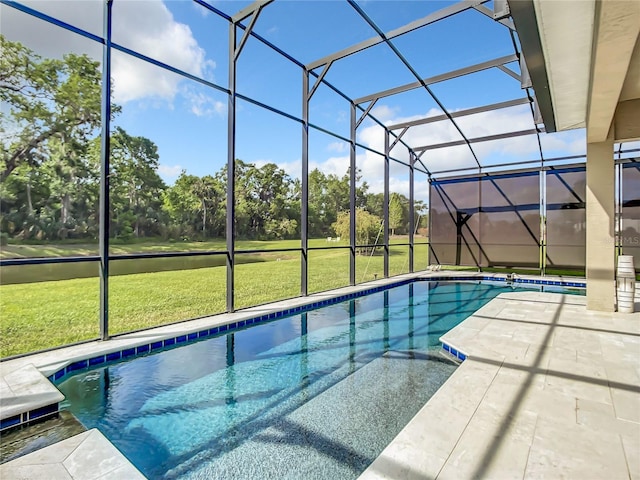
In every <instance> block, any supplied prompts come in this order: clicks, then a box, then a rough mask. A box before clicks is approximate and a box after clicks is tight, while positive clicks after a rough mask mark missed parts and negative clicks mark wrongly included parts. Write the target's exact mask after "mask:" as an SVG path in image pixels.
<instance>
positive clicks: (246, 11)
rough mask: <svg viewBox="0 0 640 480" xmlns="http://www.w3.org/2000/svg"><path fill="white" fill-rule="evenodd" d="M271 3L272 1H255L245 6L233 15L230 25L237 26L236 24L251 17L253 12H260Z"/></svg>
mask: <svg viewBox="0 0 640 480" xmlns="http://www.w3.org/2000/svg"><path fill="white" fill-rule="evenodd" d="M272 2H273V0H256V1H255V2H253V3H252V4H251V5H247V6H246V7H245V8H243V9H242V10H240V11H239V12H238V13H236V14H235V15H232V16H231V23H234V24H237V23H239V22H241V21H243V20H245V19H246V18H248V17H250V16H251V15H253V14H254V12H256V11H259V10H262V8H263V7H266V6H267V5H269V4H270V3H272Z"/></svg>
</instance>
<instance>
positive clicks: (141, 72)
mask: <svg viewBox="0 0 640 480" xmlns="http://www.w3.org/2000/svg"><path fill="white" fill-rule="evenodd" d="M24 3H25V4H26V5H28V6H30V7H32V8H35V9H38V10H40V11H43V12H45V13H47V14H49V15H52V16H55V17H57V18H59V19H61V20H63V21H66V22H69V23H73V24H75V25H78V26H79V27H81V28H83V29H85V30H87V31H90V32H92V33H94V34H100V32H101V24H102V20H101V4H102V2H101V1H100V0H79V1H71V0H67V1H57V0H49V1H46V2H43V1H31V0H29V1H26V2H24ZM249 3H250V2H246V1H226V2H221V1H213V0H211V4H212V5H214V6H215V7H216V8H219V9H220V10H222V11H224V12H226V13H227V14H233V13H235V12H237V11H238V10H240V9H241V8H242V7H244V6H246V5H248V4H249ZM451 3H454V2H435V1H424V2H417V1H401V0H398V1H382V0H379V1H363V2H360V3H359V5H360V6H361V7H362V8H363V9H364V10H365V11H366V12H367V14H368V15H369V16H370V17H371V18H372V19H373V20H374V21H375V22H376V23H377V24H378V25H379V26H380V27H381V28H382V29H383V30H384V31H390V30H392V29H394V28H397V27H400V26H402V25H405V24H407V23H409V22H411V21H413V20H415V19H417V18H422V17H424V16H426V15H428V14H430V13H432V12H434V11H436V10H438V9H440V8H443V7H445V6H447V5H450V4H451ZM113 11H114V27H113V37H114V41H115V42H116V43H118V44H121V45H123V46H126V47H128V48H131V49H134V50H137V51H140V52H142V53H144V54H145V55H148V56H150V57H152V58H154V59H157V60H160V61H162V62H165V63H168V64H170V65H172V66H174V67H176V68H179V69H182V70H184V71H187V72H189V73H191V74H193V75H196V76H198V77H200V78H203V79H205V80H207V81H209V82H213V83H216V84H218V85H220V86H221V87H223V88H226V87H227V85H228V61H227V49H228V45H227V42H228V24H227V22H226V21H225V20H224V19H222V18H220V17H219V16H217V15H215V14H214V13H211V12H209V11H207V10H206V9H205V8H203V7H202V6H200V5H198V4H196V3H194V2H191V1H188V0H181V1H177V0H174V1H164V2H163V1H160V0H158V1H129V0H115V2H114V10H113ZM0 13H1V18H2V20H1V21H2V24H1V25H0V26H1V27H2V29H1V30H2V32H3V34H4V35H6V36H7V37H8V38H9V39H10V40H19V41H21V42H23V43H25V44H26V45H27V46H29V47H30V48H32V49H34V50H35V51H36V52H38V53H40V54H41V55H43V56H53V57H60V56H61V55H62V54H64V53H66V52H75V53H87V54H88V55H91V56H93V57H94V58H96V59H99V58H101V53H100V52H101V49H100V45H99V44H97V43H96V42H92V41H91V40H88V39H85V38H82V37H80V36H78V35H75V34H72V33H69V32H65V31H63V30H61V29H59V28H56V27H52V26H49V25H46V24H45V23H44V22H42V21H40V20H37V19H33V18H32V17H30V16H28V15H25V14H23V13H20V12H17V11H15V10H14V9H12V8H10V7H7V6H4V5H3V6H2V7H1V12H0ZM255 30H256V31H257V32H258V33H259V34H260V35H262V36H263V37H265V38H266V39H268V40H269V41H271V42H273V43H274V44H276V45H277V46H279V47H280V48H282V49H283V50H284V51H286V52H287V53H289V54H291V55H292V56H294V57H296V58H298V59H299V60H300V61H301V62H303V63H308V62H311V61H313V60H316V59H318V58H322V57H323V56H325V55H328V54H331V53H334V52H336V51H338V50H341V49H343V48H345V47H348V46H351V45H353V44H355V43H358V42H360V41H362V40H365V39H369V38H371V37H374V36H375V32H374V31H373V29H371V27H370V26H369V25H367V24H366V22H364V21H363V20H362V19H361V18H360V17H359V15H358V14H357V12H356V11H355V10H354V9H353V8H352V7H351V6H349V5H348V4H347V3H346V2H342V1H333V0H325V1H302V0H297V1H293V0H276V2H274V3H273V4H270V5H269V6H267V7H266V8H265V9H264V10H263V13H262V14H261V16H260V18H259V19H258V21H257V23H256V27H255ZM393 42H394V44H395V45H396V46H397V47H398V49H399V50H400V51H401V52H402V54H403V55H404V56H405V57H406V58H407V59H408V60H409V61H410V62H411V63H412V65H413V66H414V68H415V69H416V70H417V72H418V74H419V75H420V76H421V77H423V78H424V77H430V76H433V75H437V74H441V73H445V72H448V71H451V70H454V69H457V68H461V67H465V66H468V65H471V64H475V63H479V62H483V61H487V60H490V59H493V58H497V57H500V56H504V55H510V54H512V53H513V47H512V45H511V40H510V38H509V33H508V30H507V29H506V28H505V27H503V26H501V25H498V24H496V23H495V22H494V21H493V20H491V19H489V18H487V17H485V16H483V15H482V14H481V13H479V12H477V11H474V10H470V11H467V12H465V13H463V14H461V15H457V16H455V17H452V18H449V19H446V20H444V21H442V22H440V23H436V24H433V25H430V26H428V27H427V28H423V29H420V30H417V31H414V32H412V33H410V34H408V35H406V36H403V37H399V38H397V39H395V40H394V41H393ZM509 66H510V67H511V68H512V69H513V70H514V71H519V69H518V65H517V64H511V65H509ZM112 73H113V78H114V83H115V89H114V96H115V101H116V102H117V103H118V104H119V105H121V106H122V113H121V114H120V115H119V116H118V118H117V119H116V122H115V124H116V125H119V126H122V127H124V128H125V129H126V130H127V131H128V132H129V133H130V134H133V135H142V136H145V137H148V138H150V139H152V140H153V141H154V142H155V143H156V144H157V145H158V148H159V153H160V163H161V167H160V173H161V175H162V177H163V178H164V179H165V181H167V182H168V183H169V184H170V183H172V182H173V181H174V180H175V178H176V177H177V175H178V174H179V173H180V171H181V170H183V169H184V170H186V171H187V172H188V173H192V174H196V175H205V174H213V173H215V172H217V171H218V170H220V168H221V167H223V165H224V164H225V162H226V158H227V148H226V141H227V140H226V139H227V95H226V94H225V93H223V92H220V91H218V90H215V89H212V88H210V87H207V86H204V85H202V84H200V83H198V82H195V81H193V80H189V79H186V78H183V77H180V76H178V75H175V74H173V73H170V72H167V71H164V70H162V69H160V68H158V67H156V66H154V65H153V64H150V63H147V62H144V61H142V60H139V59H136V58H133V57H131V56H129V55H126V54H123V53H120V52H116V53H114V55H113V70H112ZM301 79H302V72H301V69H300V68H299V67H297V66H296V65H293V64H292V63H291V62H289V61H288V60H286V59H284V58H283V57H282V56H280V55H279V54H277V53H275V52H273V51H271V50H270V49H268V48H266V47H265V46H264V45H262V44H261V43H260V42H258V41H256V40H255V39H249V41H248V42H247V44H246V46H245V49H244V50H243V52H242V54H241V56H240V59H239V63H238V82H237V86H238V92H239V93H241V94H243V95H246V96H250V97H253V98H255V99H257V100H258V101H260V102H263V103H266V104H269V105H272V106H273V107H275V108H278V109H280V110H282V111H285V112H286V113H288V114H290V115H293V116H295V117H300V116H301V111H302V108H301V90H302V87H301ZM326 79H327V80H328V81H329V82H331V83H332V84H334V85H335V86H337V87H339V88H340V89H341V90H342V91H343V92H344V93H346V94H347V95H349V96H351V97H352V98H357V97H360V96H364V95H368V94H371V93H375V92H379V91H381V90H384V89H387V88H391V87H395V86H398V85H403V84H406V83H410V82H414V81H415V77H414V76H413V75H412V73H411V72H410V71H409V70H408V69H407V68H406V67H405V66H404V65H403V64H402V62H401V61H400V60H399V59H398V58H397V57H396V56H395V55H394V54H393V52H392V51H391V50H390V49H389V48H388V47H387V46H386V45H384V44H381V45H377V46H375V47H372V48H370V49H368V50H365V51H363V52H361V53H360V54H357V55H352V56H350V57H347V58H345V59H341V60H339V61H337V62H335V63H334V65H333V66H332V67H331V69H330V70H329V72H328V74H327V76H326ZM431 88H432V90H433V92H434V93H435V94H436V95H437V96H438V98H439V99H440V101H441V102H442V104H443V105H444V107H445V108H446V109H447V110H449V111H457V110H461V109H466V108H471V107H476V106H479V105H484V104H488V103H493V102H498V101H504V100H511V99H514V98H520V97H522V96H523V92H522V91H521V89H520V84H519V82H518V81H516V80H514V79H513V78H511V77H509V76H508V75H506V74H505V73H503V72H501V71H499V70H497V69H492V70H487V71H483V72H480V73H476V74H472V75H468V76H464V77H459V78H457V79H454V80H450V81H447V82H441V83H437V84H434V85H432V86H431ZM373 113H374V114H375V115H376V117H377V118H378V119H379V120H380V121H382V122H384V123H385V124H387V125H392V124H394V123H398V122H401V121H407V120H412V119H417V118H421V117H425V116H429V115H436V114H440V113H442V112H441V110H440V108H439V106H438V105H437V103H436V102H435V101H434V100H433V99H432V98H431V97H430V96H429V95H428V94H427V92H426V91H424V90H423V89H418V90H413V91H410V92H407V93H404V94H401V95H397V96H394V97H390V98H386V99H381V100H380V101H379V102H378V103H377V104H376V106H375V107H374V109H373ZM237 116H238V127H237V154H236V156H237V157H238V158H240V159H242V160H243V161H246V162H252V163H257V164H258V165H261V164H264V163H266V162H274V163H277V164H278V165H280V166H282V167H283V168H285V170H286V171H287V172H288V173H289V174H290V175H291V176H294V177H295V176H299V175H300V169H301V166H300V159H301V148H302V147H301V128H302V127H301V125H300V123H299V122H296V121H293V120H290V119H288V118H286V117H282V116H279V115H277V114H274V113H272V112H269V111H266V110H264V109H261V108H259V107H256V106H255V105H252V104H250V103H248V102H244V101H241V100H239V101H238V111H237ZM310 121H311V122H312V123H314V124H317V125H320V126H321V127H323V128H325V129H328V130H331V131H334V132H336V133H337V134H339V135H342V136H344V137H348V136H349V104H348V103H347V102H346V101H345V100H344V99H343V98H341V97H340V96H338V95H337V94H335V93H334V92H332V91H331V90H330V89H328V88H327V87H325V86H321V87H320V88H318V90H317V92H316V94H315V96H314V98H313V99H312V101H311V104H310ZM459 124H460V126H461V128H463V130H464V131H465V134H466V135H467V137H469V138H473V137H478V136H483V135H491V134H495V133H502V132H505V131H510V130H517V129H526V128H532V127H533V122H532V120H531V113H530V111H529V107H528V106H527V105H523V106H520V107H513V108H511V109H504V110H500V111H496V112H487V113H484V114H479V115H474V116H470V117H465V118H464V119H460V120H459ZM406 138H407V140H408V141H411V143H412V144H416V145H420V144H433V143H442V142H447V141H455V140H459V139H460V138H461V137H460V135H459V133H458V132H457V131H456V129H455V128H454V127H453V125H452V124H451V123H450V122H437V123H432V124H429V125H428V126H424V127H419V128H414V129H412V130H410V131H409V132H408V133H407V134H406ZM583 139H584V132H583V131H582V130H575V131H570V132H565V133H561V134H556V135H554V136H550V137H549V138H547V139H545V140H544V143H543V149H544V151H545V155H552V156H558V155H575V154H581V153H584V140H583ZM358 141H359V142H361V143H362V144H364V145H367V146H369V147H371V148H374V149H376V150H379V151H381V150H382V149H383V142H384V138H383V135H382V130H381V129H380V128H379V127H377V126H376V125H375V124H374V123H373V122H371V121H369V120H365V121H364V122H363V123H362V125H361V126H360V128H359V129H358ZM309 144H310V161H311V168H316V167H317V168H320V169H322V170H323V171H325V172H327V173H336V174H339V175H342V174H344V173H345V171H346V168H347V166H348V154H349V152H348V148H347V147H348V146H347V144H346V143H344V142H341V141H340V140H338V139H336V138H334V137H331V136H329V135H326V134H324V133H320V132H315V131H313V130H312V131H311V133H310V140H309ZM476 145H477V146H476V147H475V151H476V155H477V156H478V158H479V159H480V160H481V161H482V162H485V163H486V164H492V163H502V162H509V161H513V160H523V159H524V160H534V159H537V158H539V154H538V144H537V139H536V137H535V135H534V136H531V137H523V138H518V139H510V140H508V141H504V140H503V141H499V142H487V143H482V144H476ZM357 153H358V157H357V161H358V167H359V168H361V169H362V172H363V178H364V180H366V181H367V182H368V183H369V184H370V186H371V189H372V190H373V191H376V192H378V191H382V168H381V167H382V158H381V157H380V156H379V155H376V154H373V153H371V152H367V151H366V150H363V149H358V152H357ZM393 155H394V156H396V157H397V158H399V159H401V160H406V159H407V151H406V149H404V148H397V149H395V150H394V152H393ZM423 159H424V161H425V163H426V165H427V167H428V168H432V169H433V170H434V171H438V170H445V169H450V168H466V167H473V166H474V165H475V160H474V159H473V157H472V155H471V153H470V152H469V150H468V148H467V147H452V148H449V149H439V150H436V151H432V152H431V151H430V152H427V153H426V154H425V156H424V157H423ZM392 175H393V176H394V178H393V180H392V182H391V185H392V190H395V191H400V192H402V193H405V194H407V193H408V171H407V169H406V167H403V166H402V165H399V164H393V165H392ZM419 196H423V195H422V194H419Z"/></svg>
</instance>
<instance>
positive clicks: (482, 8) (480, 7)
mask: <svg viewBox="0 0 640 480" xmlns="http://www.w3.org/2000/svg"><path fill="white" fill-rule="evenodd" d="M493 3H494V10H493V11H492V10H491V9H489V8H487V7H485V6H484V5H477V6H475V7H473V8H474V9H475V10H477V11H478V12H480V13H482V14H483V15H486V16H487V17H489V18H490V19H491V20H495V21H496V22H498V23H500V24H502V25H504V26H505V27H507V28H508V29H509V30H514V31H515V29H516V26H515V25H514V24H513V21H511V20H510V19H509V18H496V15H498V16H500V15H501V14H500V13H499V12H500V9H501V8H504V5H507V2H506V0H501V2H498V1H494V2H493ZM498 3H502V4H503V5H502V6H498ZM496 7H497V8H498V10H497V11H496ZM508 10H509V7H508V5H507V11H508Z"/></svg>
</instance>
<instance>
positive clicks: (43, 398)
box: [0, 271, 585, 431]
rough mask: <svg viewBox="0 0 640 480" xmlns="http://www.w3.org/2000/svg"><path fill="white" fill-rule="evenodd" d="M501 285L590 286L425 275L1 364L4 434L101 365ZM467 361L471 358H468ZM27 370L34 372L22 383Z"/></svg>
mask: <svg viewBox="0 0 640 480" xmlns="http://www.w3.org/2000/svg"><path fill="white" fill-rule="evenodd" d="M420 279H424V280H430V281H465V280H467V281H469V280H472V281H480V280H484V281H496V282H505V284H507V283H517V284H535V285H550V286H565V287H578V288H580V287H584V286H585V281H584V279H581V278H575V277H569V278H566V279H565V278H563V277H536V276H529V275H526V276H525V275H512V276H509V277H508V276H507V275H505V274H497V273H495V274H487V273H483V272H463V271H420V272H414V273H408V274H402V275H398V276H394V277H390V278H385V279H379V280H374V281H372V282H367V283H363V284H359V285H356V286H347V287H342V288H339V289H335V290H330V291H327V292H321V293H314V294H311V295H309V296H306V297H296V298H293V299H287V300H281V301H278V302H273V303H270V304H265V305H260V306H256V307H251V308H247V309H244V310H241V311H238V312H234V313H223V314H218V315H212V316H207V317H202V318H198V319H195V320H189V321H185V322H180V323H175V324H171V325H165V326H161V327H155V328H152V329H149V330H144V331H139V332H134V333H130V334H125V335H122V336H118V337H115V338H112V339H110V340H108V341H94V342H89V343H84V344H79V345H73V346H69V347H63V348H60V349H56V350H51V351H47V352H41V353H36V354H33V355H28V356H24V357H19V358H15V359H10V360H5V361H2V362H0V431H6V430H9V429H13V428H16V427H19V426H20V425H23V424H27V423H30V422H31V421H33V420H39V419H41V418H44V417H46V416H51V415H55V414H57V413H58V411H59V404H60V402H61V401H63V400H64V396H63V395H62V394H61V393H60V392H59V391H58V390H57V388H56V387H55V382H56V381H61V380H63V379H64V377H65V376H67V375H69V374H73V373H75V372H77V371H80V370H83V369H90V368H93V367H99V366H101V365H105V364H108V363H112V362H118V361H120V360H121V359H123V358H128V357H132V358H133V357H135V356H139V355H147V354H151V353H155V352H156V351H160V350H161V349H167V348H175V347H177V346H182V345H185V344H188V343H191V342H196V341H202V340H205V339H207V338H210V337H212V336H216V335H223V334H227V333H229V332H232V331H236V330H240V329H244V328H248V327H249V326H251V325H254V324H259V323H261V322H269V321H273V320H275V319H278V318H282V317H285V316H287V315H296V314H299V313H302V312H305V311H310V310H313V309H316V308H320V307H322V306H326V305H331V304H334V303H338V302H342V301H344V300H348V299H353V298H358V297H361V296H364V295H368V294H370V293H374V292H378V291H383V290H387V289H389V288H393V287H396V286H400V285H403V284H407V283H410V282H413V281H416V280H420ZM465 358H466V357H465ZM21 372H29V373H28V376H29V379H30V380H29V381H22V376H21Z"/></svg>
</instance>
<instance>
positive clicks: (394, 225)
mask: <svg viewBox="0 0 640 480" xmlns="http://www.w3.org/2000/svg"><path fill="white" fill-rule="evenodd" d="M404 210H405V209H404V205H403V204H402V199H401V196H400V195H399V194H397V193H395V192H394V193H392V194H391V196H390V198H389V228H391V235H395V231H396V229H398V228H401V227H402V226H403V224H404V216H405V215H404Z"/></svg>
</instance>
